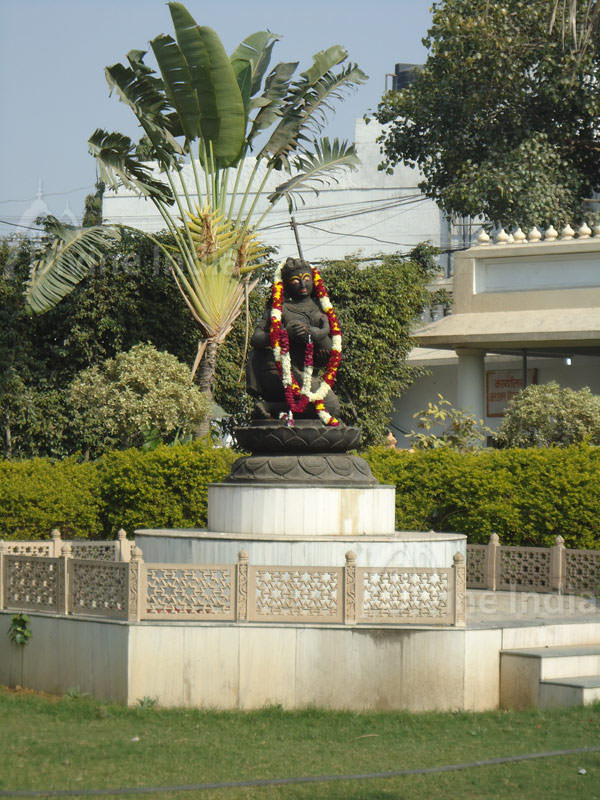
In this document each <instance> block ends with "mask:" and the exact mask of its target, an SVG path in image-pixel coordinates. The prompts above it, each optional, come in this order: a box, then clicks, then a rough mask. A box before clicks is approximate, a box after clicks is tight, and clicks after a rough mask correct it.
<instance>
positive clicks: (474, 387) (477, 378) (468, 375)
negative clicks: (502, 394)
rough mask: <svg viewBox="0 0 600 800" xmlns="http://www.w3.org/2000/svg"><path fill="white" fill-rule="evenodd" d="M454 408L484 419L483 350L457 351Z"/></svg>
mask: <svg viewBox="0 0 600 800" xmlns="http://www.w3.org/2000/svg"><path fill="white" fill-rule="evenodd" d="M456 355H457V356H458V371H457V376H456V382H457V390H456V406H457V408H461V409H462V410H463V411H469V412H470V413H471V414H475V416H476V417H477V418H479V419H484V418H485V404H484V395H485V367H484V358H485V352H484V351H483V350H457V351H456Z"/></svg>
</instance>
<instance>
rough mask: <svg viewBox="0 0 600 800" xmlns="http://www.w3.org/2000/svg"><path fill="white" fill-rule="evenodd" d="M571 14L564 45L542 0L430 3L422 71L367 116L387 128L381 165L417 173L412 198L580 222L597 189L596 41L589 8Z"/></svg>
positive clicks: (527, 221)
mask: <svg viewBox="0 0 600 800" xmlns="http://www.w3.org/2000/svg"><path fill="white" fill-rule="evenodd" d="M571 6H572V7H573V8H574V9H576V13H575V15H574V17H573V20H574V22H575V23H576V29H577V30H578V31H579V33H578V34H577V35H578V37H579V38H576V39H575V40H573V39H572V38H570V37H569V36H567V35H566V34H565V24H568V23H566V21H565V20H564V18H562V17H561V20H562V22H561V24H559V20H558V19H557V16H556V15H554V17H552V16H551V12H552V7H551V6H549V4H548V3H547V2H544V0H504V2H502V3H500V2H489V0H443V1H442V2H438V3H436V4H434V6H433V24H432V27H431V29H430V30H429V32H428V35H427V37H426V38H425V39H424V43H425V44H426V46H427V47H428V48H429V55H428V58H427V61H426V63H425V65H424V67H423V69H422V71H420V72H419V74H418V76H417V78H416V80H415V82H414V84H413V85H411V86H409V87H408V88H406V89H403V90H402V91H400V92H389V93H388V94H386V95H385V96H384V98H383V101H382V102H381V104H380V105H379V108H378V111H377V114H376V117H377V119H378V120H379V121H380V122H382V123H390V125H389V128H388V129H387V130H386V131H385V132H384V134H383V149H384V158H385V162H384V166H385V167H387V169H388V170H392V169H393V167H394V166H395V165H396V164H398V163H399V162H400V161H406V162H407V163H408V164H410V165H413V166H416V167H418V168H420V169H421V171H422V173H423V176H424V179H423V181H422V183H421V184H420V187H421V189H422V190H423V191H424V193H425V194H426V195H427V196H428V197H431V198H432V199H434V200H435V201H436V202H438V203H439V204H440V206H441V207H442V208H443V209H444V210H445V211H446V212H447V213H448V214H450V215H452V214H454V215H462V216H468V215H471V216H477V215H480V214H483V215H484V216H485V217H486V218H487V219H488V220H491V221H492V222H493V223H494V224H495V225H497V226H505V227H512V226H515V225H521V226H523V227H525V226H527V227H529V226H533V225H537V226H539V227H547V226H548V225H549V224H554V225H562V224H564V223H565V222H577V221H579V220H581V219H582V217H583V215H584V212H583V210H582V200H583V199H585V198H590V197H591V195H592V192H593V191H594V190H597V189H598V188H600V157H599V155H600V152H599V145H598V135H599V133H600V126H599V122H598V120H599V114H598V112H599V109H600V81H599V80H598V77H599V75H600V43H599V37H598V25H597V23H598V16H597V15H598V8H597V3H596V2H594V0H588V2H587V3H580V4H579V5H577V6H576V4H575V3H572V4H571ZM561 8H562V5H561ZM590 9H592V10H593V11H594V14H595V16H593V17H592V18H590V16H589V11H590ZM555 10H556V9H555ZM577 26H578V27H577ZM571 28H572V25H571ZM584 31H587V34H585V35H584V33H583V32H584Z"/></svg>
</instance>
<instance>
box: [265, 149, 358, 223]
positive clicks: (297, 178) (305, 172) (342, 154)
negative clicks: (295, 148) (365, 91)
mask: <svg viewBox="0 0 600 800" xmlns="http://www.w3.org/2000/svg"><path fill="white" fill-rule="evenodd" d="M313 147H314V152H313V153H308V152H303V153H301V154H299V155H298V156H297V158H296V159H295V160H294V163H293V165H292V166H293V168H294V170H295V171H296V174H295V175H293V177H291V178H290V179H289V180H287V181H285V182H284V183H281V184H280V185H279V186H277V188H276V189H275V191H274V192H272V193H271V194H270V195H269V197H268V200H269V202H270V203H276V202H277V200H279V198H280V197H286V198H287V201H288V207H289V209H290V211H292V210H293V209H294V206H295V203H296V199H297V198H298V197H299V198H300V199H301V195H299V194H298V193H299V192H301V191H303V190H307V189H309V190H312V191H313V192H314V193H315V194H318V193H319V188H320V187H322V186H324V185H325V184H328V183H330V182H331V181H334V182H337V176H336V173H338V172H339V171H340V170H345V169H352V170H354V169H357V168H358V165H359V159H358V156H357V155H356V150H355V147H354V145H349V144H348V143H347V142H340V141H339V140H338V139H334V140H333V142H330V141H329V139H328V138H327V137H325V138H323V139H321V140H320V141H315V142H314V143H313ZM302 202H304V201H302Z"/></svg>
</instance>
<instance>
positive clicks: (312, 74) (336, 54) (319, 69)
mask: <svg viewBox="0 0 600 800" xmlns="http://www.w3.org/2000/svg"><path fill="white" fill-rule="evenodd" d="M347 57H348V52H347V51H346V50H345V49H344V48H343V47H342V46H341V45H339V44H334V45H333V46H332V47H328V48H327V50H319V52H318V53H315V54H314V56H313V63H312V66H311V67H310V68H309V69H307V70H305V72H302V73H301V76H302V77H303V78H305V80H306V83H307V84H308V85H309V86H312V85H313V84H314V83H316V82H317V81H318V80H319V78H321V77H323V75H325V73H326V72H329V70H330V69H331V68H332V67H335V66H337V65H338V64H341V63H342V61H345V60H346V58H347Z"/></svg>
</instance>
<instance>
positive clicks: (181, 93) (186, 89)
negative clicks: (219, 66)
mask: <svg viewBox="0 0 600 800" xmlns="http://www.w3.org/2000/svg"><path fill="white" fill-rule="evenodd" d="M150 46H151V47H152V50H153V51H154V55H155V56H156V60H157V62H158V66H159V68H160V72H161V75H162V77H163V81H164V84H165V91H166V93H167V95H168V97H169V100H170V101H171V105H172V106H173V108H174V109H175V111H176V113H177V116H178V118H179V121H180V123H181V128H182V130H183V134H184V136H185V137H186V139H187V140H188V141H190V142H193V141H195V140H196V139H198V138H199V137H200V136H201V135H202V114H203V113H205V114H206V115H207V117H208V118H209V119H210V118H213V117H215V116H216V113H217V111H216V100H215V97H214V90H213V89H212V87H211V85H210V81H209V77H208V70H207V69H206V70H205V71H204V85H205V90H204V92H203V108H202V109H201V108H200V102H199V100H198V94H197V92H196V91H195V89H194V86H193V85H192V76H191V73H190V69H189V66H188V64H187V62H186V60H185V58H184V57H183V55H182V53H181V50H180V49H179V46H178V45H177V42H176V41H175V40H174V39H173V37H172V36H166V35H165V34H162V33H161V34H160V36H156V37H155V38H154V39H152V41H151V42H150ZM201 69H202V65H201V64H200V63H199V62H198V61H197V62H196V64H195V72H196V80H197V81H198V79H199V74H200V72H201Z"/></svg>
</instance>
